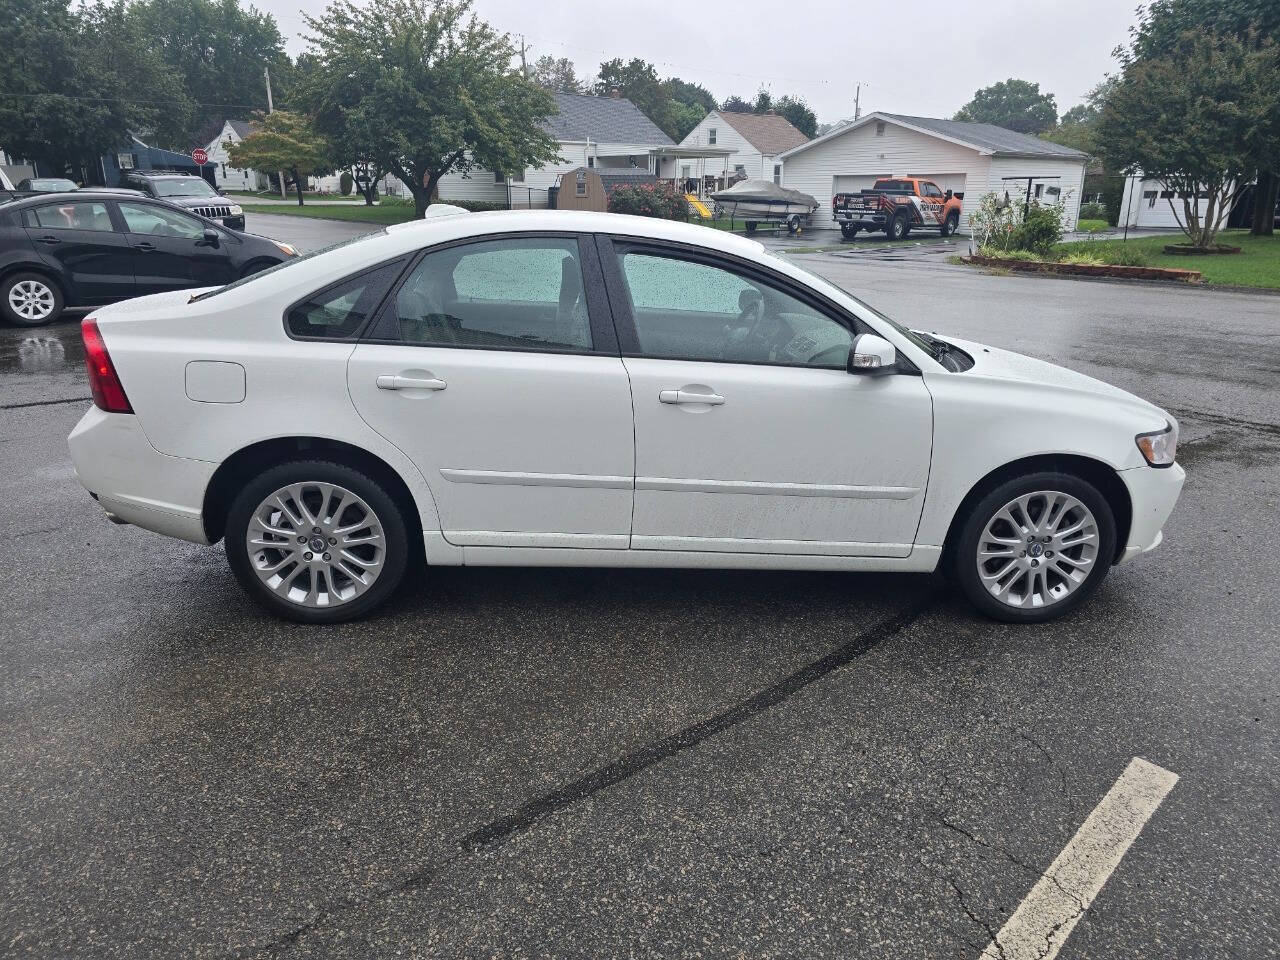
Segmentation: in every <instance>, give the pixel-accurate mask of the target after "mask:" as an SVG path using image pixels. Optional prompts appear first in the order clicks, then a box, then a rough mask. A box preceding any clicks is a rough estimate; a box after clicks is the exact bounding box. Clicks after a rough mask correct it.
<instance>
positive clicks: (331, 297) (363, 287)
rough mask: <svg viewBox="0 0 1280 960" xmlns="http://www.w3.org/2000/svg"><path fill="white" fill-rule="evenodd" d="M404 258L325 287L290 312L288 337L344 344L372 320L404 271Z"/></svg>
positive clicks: (296, 305)
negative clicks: (342, 341) (317, 339)
mask: <svg viewBox="0 0 1280 960" xmlns="http://www.w3.org/2000/svg"><path fill="white" fill-rule="evenodd" d="M404 265H405V261H404V259H403V258H401V259H399V260H393V261H392V262H391V263H384V264H382V265H381V266H377V267H372V268H371V269H369V270H365V271H364V272H363V273H359V274H356V275H355V276H354V277H347V279H345V280H340V281H339V282H337V283H335V284H332V285H330V286H328V287H325V288H324V289H323V290H320V291H318V292H316V293H313V294H312V295H311V296H309V297H308V298H307V299H306V300H303V301H302V302H301V303H297V304H294V305H293V306H292V307H290V308H289V314H288V316H287V318H286V323H287V325H288V327H289V333H290V334H292V335H293V336H295V337H304V338H307V339H316V338H320V339H324V340H345V339H347V338H348V337H351V336H353V335H354V334H355V333H356V331H358V330H359V329H360V328H361V327H363V326H364V324H365V321H366V320H368V319H369V318H370V317H371V316H373V312H374V311H375V310H376V309H378V304H380V303H382V298H383V297H385V296H386V295H387V291H389V290H390V289H391V285H392V284H393V283H395V282H396V277H398V276H400V271H401V270H403V269H404Z"/></svg>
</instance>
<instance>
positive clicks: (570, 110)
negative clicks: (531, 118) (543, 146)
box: [542, 93, 674, 147]
mask: <svg viewBox="0 0 1280 960" xmlns="http://www.w3.org/2000/svg"><path fill="white" fill-rule="evenodd" d="M555 98H556V106H557V107H558V108H559V111H560V112H559V113H557V114H555V115H553V116H551V117H548V118H547V120H546V122H544V123H543V125H542V126H543V129H544V130H546V131H547V133H549V134H551V136H553V137H555V138H556V139H557V140H561V141H566V140H576V141H582V140H592V141H594V142H596V143H638V144H644V145H646V146H653V147H669V146H673V145H674V144H673V142H672V140H671V138H670V137H668V136H667V135H666V134H665V133H663V132H662V130H660V129H659V128H658V125H657V124H655V123H654V122H653V121H652V120H650V119H649V118H648V117H646V116H645V115H644V114H643V113H641V112H640V108H639V107H637V106H636V105H635V104H634V103H632V102H631V101H630V100H628V99H626V98H625V97H588V96H583V95H580V94H576V93H557V94H556V95H555Z"/></svg>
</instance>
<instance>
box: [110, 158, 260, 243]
mask: <svg viewBox="0 0 1280 960" xmlns="http://www.w3.org/2000/svg"><path fill="white" fill-rule="evenodd" d="M120 186H122V187H127V188H129V189H130V190H138V191H140V192H142V193H144V194H146V195H147V196H148V197H152V198H153V199H156V200H164V201H166V202H168V203H172V204H176V205H177V206H179V207H182V208H183V209H185V210H190V211H191V212H192V213H198V214H199V215H200V216H202V217H208V218H209V219H210V220H217V221H218V222H220V223H221V224H222V225H223V226H225V227H230V228H231V229H232V230H243V229H244V210H242V209H241V208H240V204H238V203H233V202H232V201H231V200H229V199H228V198H227V197H224V196H223V195H222V194H220V193H219V192H218V191H217V190H215V189H213V187H211V186H209V183H208V181H207V180H205V179H203V178H202V177H193V176H192V175H191V174H189V173H162V172H155V171H149V170H148V171H142V170H134V171H133V172H131V173H127V174H125V175H124V176H123V177H121V178H120Z"/></svg>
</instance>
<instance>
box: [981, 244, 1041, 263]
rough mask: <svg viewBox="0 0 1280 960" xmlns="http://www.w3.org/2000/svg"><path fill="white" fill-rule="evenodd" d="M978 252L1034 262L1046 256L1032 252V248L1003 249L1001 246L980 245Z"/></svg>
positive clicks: (987, 255) (1005, 258) (1003, 258)
mask: <svg viewBox="0 0 1280 960" xmlns="http://www.w3.org/2000/svg"><path fill="white" fill-rule="evenodd" d="M978 253H979V255H981V256H984V257H993V258H995V259H997V260H1024V261H1027V262H1034V261H1037V260H1043V259H1045V258H1044V257H1041V256H1038V255H1036V254H1034V253H1032V252H1031V251H1030V250H1002V249H1000V248H999V247H994V246H989V247H979V248H978Z"/></svg>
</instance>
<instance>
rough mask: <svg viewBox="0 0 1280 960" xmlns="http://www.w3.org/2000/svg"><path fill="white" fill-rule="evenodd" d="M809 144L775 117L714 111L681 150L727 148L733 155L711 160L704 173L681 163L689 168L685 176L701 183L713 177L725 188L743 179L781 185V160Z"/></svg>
mask: <svg viewBox="0 0 1280 960" xmlns="http://www.w3.org/2000/svg"><path fill="white" fill-rule="evenodd" d="M808 140H809V138H808V137H806V136H805V135H804V134H803V133H801V132H800V131H799V130H797V129H796V128H795V127H794V126H792V125H791V121H789V120H788V119H787V118H786V117H784V116H780V115H779V114H776V113H772V112H770V113H735V112H733V111H731V110H712V111H711V112H710V113H708V114H707V115H706V116H705V117H703V118H702V121H701V122H700V123H699V124H698V125H697V126H696V127H694V128H693V129H692V130H690V131H689V134H688V136H686V137H685V138H684V139H683V140H681V141H680V146H682V147H715V148H727V149H728V150H729V151H730V152H729V154H728V155H727V156H725V157H724V158H722V159H709V160H708V161H707V162H706V163H705V164H704V165H703V166H704V169H701V170H700V169H698V168H697V166H696V165H695V164H691V163H688V162H684V161H682V165H683V166H684V167H687V168H688V170H687V172H685V173H683V174H682V175H683V176H684V177H685V178H686V179H687V178H689V177H693V178H694V179H697V180H698V181H700V182H705V181H704V178H705V177H712V178H714V179H715V180H718V181H722V185H723V186H727V185H728V184H727V182H725V181H728V180H732V179H734V178H737V179H742V178H744V177H745V178H748V179H751V180H772V181H773V182H774V183H781V182H782V162H781V160H780V159H779V157H780V156H781V155H782V154H784V153H786V152H787V151H788V150H792V149H794V148H796V147H798V146H800V145H801V144H804V143H807V142H808Z"/></svg>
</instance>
